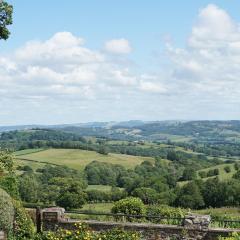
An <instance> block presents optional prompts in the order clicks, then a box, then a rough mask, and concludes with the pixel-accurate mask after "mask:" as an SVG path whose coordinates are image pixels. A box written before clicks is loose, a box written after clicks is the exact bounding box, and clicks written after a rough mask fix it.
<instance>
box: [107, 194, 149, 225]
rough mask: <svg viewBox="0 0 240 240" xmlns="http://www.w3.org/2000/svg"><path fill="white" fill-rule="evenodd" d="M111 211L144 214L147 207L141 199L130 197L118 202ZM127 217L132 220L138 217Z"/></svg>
mask: <svg viewBox="0 0 240 240" xmlns="http://www.w3.org/2000/svg"><path fill="white" fill-rule="evenodd" d="M111 211H112V213H115V214H128V215H144V214H146V207H145V205H144V204H143V202H142V200H141V199H139V198H134V197H128V198H125V199H122V200H119V201H118V202H116V203H115V204H114V206H113V207H112V210H111ZM126 219H127V221H130V222H132V221H133V220H134V219H136V218H134V217H127V218H126Z"/></svg>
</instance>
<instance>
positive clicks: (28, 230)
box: [13, 201, 34, 240]
mask: <svg viewBox="0 0 240 240" xmlns="http://www.w3.org/2000/svg"><path fill="white" fill-rule="evenodd" d="M13 203H14V209H15V227H14V236H15V237H16V239H17V240H23V239H34V224H33V222H32V220H31V218H30V216H29V215H28V213H27V212H26V210H25V209H24V208H23V207H22V205H21V203H20V202H18V201H14V202H13Z"/></svg>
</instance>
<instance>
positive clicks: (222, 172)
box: [198, 163, 236, 180]
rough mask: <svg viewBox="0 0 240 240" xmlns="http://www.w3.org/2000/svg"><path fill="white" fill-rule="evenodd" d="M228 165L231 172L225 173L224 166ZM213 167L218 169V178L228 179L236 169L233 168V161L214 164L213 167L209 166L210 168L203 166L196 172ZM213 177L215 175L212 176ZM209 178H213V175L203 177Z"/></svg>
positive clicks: (205, 170)
mask: <svg viewBox="0 0 240 240" xmlns="http://www.w3.org/2000/svg"><path fill="white" fill-rule="evenodd" d="M227 166H228V167H230V169H231V172H229V173H227V172H226V171H225V170H224V168H225V167H227ZM213 169H218V170H219V175H218V177H219V179H220V180H228V179H231V178H232V176H233V175H234V173H236V169H235V168H234V163H231V164H229V163H228V164H227V163H226V164H220V165H216V166H214V167H210V168H204V169H202V170H199V171H198V172H208V171H209V170H213ZM214 177H215V176H214ZM209 178H213V177H208V178H204V180H206V179H209Z"/></svg>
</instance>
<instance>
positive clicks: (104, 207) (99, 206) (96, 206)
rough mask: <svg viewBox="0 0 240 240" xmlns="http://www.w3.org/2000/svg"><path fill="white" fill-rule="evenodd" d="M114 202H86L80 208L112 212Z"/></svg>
mask: <svg viewBox="0 0 240 240" xmlns="http://www.w3.org/2000/svg"><path fill="white" fill-rule="evenodd" d="M112 207H113V203H89V204H85V205H84V206H83V207H82V208H81V209H80V210H83V211H94V212H104V213H110V212H111V209H112Z"/></svg>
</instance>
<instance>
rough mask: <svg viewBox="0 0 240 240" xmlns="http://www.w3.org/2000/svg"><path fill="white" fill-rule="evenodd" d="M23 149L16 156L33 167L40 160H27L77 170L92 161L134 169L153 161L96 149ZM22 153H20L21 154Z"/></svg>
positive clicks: (148, 158) (20, 161)
mask: <svg viewBox="0 0 240 240" xmlns="http://www.w3.org/2000/svg"><path fill="white" fill-rule="evenodd" d="M20 152H21V151H19V152H15V157H16V159H17V161H18V162H19V163H23V162H25V164H28V165H31V166H32V167H33V168H35V167H36V165H39V163H38V162H28V161H26V160H33V161H39V162H41V163H40V164H44V163H49V164H57V165H65V166H68V167H70V168H73V169H76V170H82V169H84V167H85V166H86V165H88V164H89V163H91V162H92V161H99V162H106V163H112V164H119V165H122V166H123V167H126V168H128V169H133V168H134V167H135V166H136V165H139V164H141V163H142V162H143V161H146V160H148V161H152V162H153V158H151V157H140V156H130V155H125V154H115V153H110V154H108V155H103V154H99V153H97V152H94V151H86V150H80V149H47V150H42V151H36V152H31V151H30V150H28V151H26V154H20ZM19 154H20V155H19Z"/></svg>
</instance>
